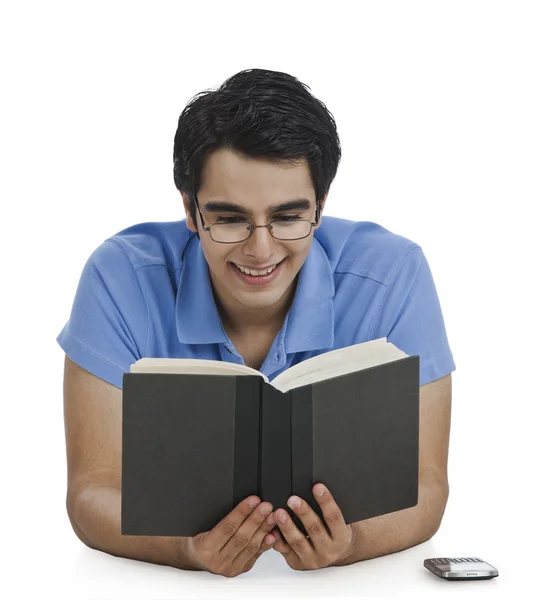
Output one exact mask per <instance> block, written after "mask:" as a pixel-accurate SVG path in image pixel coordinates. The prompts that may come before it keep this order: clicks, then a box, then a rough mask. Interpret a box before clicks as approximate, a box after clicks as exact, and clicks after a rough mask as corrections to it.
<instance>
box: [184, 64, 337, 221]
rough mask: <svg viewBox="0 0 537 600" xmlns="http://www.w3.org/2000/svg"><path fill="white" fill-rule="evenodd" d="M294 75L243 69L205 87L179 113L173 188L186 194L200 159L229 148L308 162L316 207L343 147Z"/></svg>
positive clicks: (197, 181)
mask: <svg viewBox="0 0 537 600" xmlns="http://www.w3.org/2000/svg"><path fill="white" fill-rule="evenodd" d="M309 89H310V88H309V87H308V86H307V85H305V84H303V83H302V82H300V81H299V80H298V79H297V78H296V77H293V76H292V75H288V74H287V73H282V72H279V71H267V70H265V69H247V70H245V71H240V72H239V73H237V74H235V75H233V76H232V77H230V78H229V79H227V80H226V81H225V82H224V83H223V84H222V85H221V86H220V87H219V88H218V89H216V90H214V91H213V90H204V91H202V92H200V93H198V94H196V95H195V96H194V97H193V98H191V100H190V101H189V102H188V104H187V105H186V107H185V108H184V110H183V112H182V113H181V115H180V116H179V123H178V126H177V132H176V134H175V139H174V145H173V178H174V182H175V186H176V188H177V189H178V190H179V191H181V192H184V193H186V194H187V195H188V197H189V211H190V214H191V215H192V218H193V219H194V223H197V219H196V205H195V203H194V198H193V194H196V195H197V193H198V190H199V189H200V187H201V173H202V168H203V163H204V160H205V159H206V158H207V156H208V155H209V153H211V152H213V151H215V150H218V149H220V148H227V149H229V150H232V151H234V152H237V153H239V154H242V155H243V156H245V157H249V158H259V159H264V160H273V161H275V162H287V161H289V162H293V161H296V160H300V159H305V160H306V161H307V164H308V167H309V170H310V175H311V179H312V182H313V186H314V189H315V199H316V202H317V204H318V206H320V202H321V200H322V199H323V198H324V196H325V195H326V193H327V192H328V190H329V188H330V185H331V183H332V181H333V179H334V177H335V176H336V172H337V168H338V165H339V161H340V160H341V147H340V143H339V137H338V133H337V129H336V123H335V120H334V117H333V116H332V114H331V113H330V111H329V110H328V109H327V108H326V106H325V105H324V104H323V103H322V102H321V101H320V100H318V99H317V98H315V96H313V95H312V94H311V93H310V92H309V91H308V90H309Z"/></svg>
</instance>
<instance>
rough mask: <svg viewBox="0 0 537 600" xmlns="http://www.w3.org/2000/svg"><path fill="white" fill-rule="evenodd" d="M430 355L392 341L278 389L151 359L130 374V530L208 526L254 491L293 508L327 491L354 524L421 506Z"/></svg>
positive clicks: (252, 378) (182, 532) (246, 372)
mask: <svg viewBox="0 0 537 600" xmlns="http://www.w3.org/2000/svg"><path fill="white" fill-rule="evenodd" d="M418 458H419V356H418V355H408V354H406V353H405V352H403V351H402V350H400V349H399V348H397V347H396V346H395V345H394V344H392V343H389V342H387V338H379V339H376V340H371V341H367V342H363V343H360V344H355V345H352V346H348V347H345V348H339V349H337V350H332V351H329V352H326V353H324V354H320V355H318V356H315V357H312V358H309V359H307V360H305V361H303V362H301V363H298V364H296V365H294V366H292V367H290V368H288V369H287V370H285V371H284V372H282V373H280V375H278V376H277V377H275V378H274V379H273V380H272V381H269V380H268V378H267V376H266V375H264V374H263V373H261V372H260V371H257V370H255V369H252V368H250V367H247V366H245V365H238V364H235V363H229V362H225V361H213V360H203V359H185V358H141V359H140V360H138V361H136V362H135V363H134V364H132V365H130V370H129V371H128V372H125V373H124V374H123V392H122V495H121V533H122V535H147V536H189V537H193V536H195V535H197V534H198V533H201V532H204V531H209V530H211V529H212V528H213V527H214V526H215V525H217V524H218V523H219V522H220V521H221V520H222V519H223V518H224V517H225V516H226V515H227V514H229V512H231V510H232V509H233V508H234V507H235V506H237V504H238V503H239V502H241V501H242V500H244V499H245V498H246V497H248V496H250V495H257V496H259V498H260V499H261V500H262V501H267V502H270V503H272V506H273V511H275V510H277V509H278V508H285V509H286V510H287V512H288V513H289V514H290V516H291V518H292V519H293V522H294V523H295V524H296V525H297V527H298V528H299V530H300V531H302V533H304V535H307V532H306V529H305V527H304V525H303V523H302V521H301V520H300V519H299V517H298V516H297V515H295V514H294V512H293V511H292V509H290V508H288V506H287V499H288V498H289V496H291V495H293V494H295V495H297V496H299V497H300V498H302V499H304V500H305V501H306V502H307V503H308V504H309V505H310V506H311V508H312V509H313V510H314V511H315V512H316V513H317V514H318V515H319V517H320V518H321V521H322V522H323V524H325V525H326V522H325V521H324V517H323V513H322V510H321V507H320V506H319V504H318V503H317V501H316V500H315V498H314V496H313V491H312V487H313V486H314V485H315V484H316V483H323V484H325V485H326V486H327V487H328V489H329V490H330V492H331V493H332V495H333V496H334V499H335V501H336V503H337V504H338V506H339V507H340V509H341V511H342V514H343V517H344V519H345V522H346V523H354V522H356V521H361V520H364V519H369V518H372V517H376V516H380V515H383V514H388V513H391V512H395V511H399V510H403V509H406V508H410V507H412V506H416V504H417V502H418V468H419V464H418Z"/></svg>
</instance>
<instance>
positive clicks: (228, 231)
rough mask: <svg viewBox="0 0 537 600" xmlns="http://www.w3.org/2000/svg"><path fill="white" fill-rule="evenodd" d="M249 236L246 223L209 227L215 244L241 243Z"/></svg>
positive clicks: (219, 224) (221, 224) (220, 224)
mask: <svg viewBox="0 0 537 600" xmlns="http://www.w3.org/2000/svg"><path fill="white" fill-rule="evenodd" d="M249 235H250V231H249V230H248V223H217V224H215V225H213V226H212V227H211V237H212V238H213V240H214V241H215V242H224V243H228V244H229V243H230V242H242V241H243V240H245V239H246V238H247V237H248V236H249Z"/></svg>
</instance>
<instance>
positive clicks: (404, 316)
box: [373, 246, 456, 386]
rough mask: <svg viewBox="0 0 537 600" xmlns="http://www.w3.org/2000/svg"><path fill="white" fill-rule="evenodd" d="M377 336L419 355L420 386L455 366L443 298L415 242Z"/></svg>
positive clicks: (393, 284) (392, 287) (382, 311)
mask: <svg viewBox="0 0 537 600" xmlns="http://www.w3.org/2000/svg"><path fill="white" fill-rule="evenodd" d="M373 333H374V336H373V337H374V338H379V337H386V338H387V341H388V342H391V343H392V344H395V345H396V346H397V347H398V348H400V349H401V350H403V351H404V352H406V353H407V354H408V355H416V354H417V355H419V357H420V386H421V385H424V384H426V383H429V382H430V381H435V380H436V379H440V377H444V376H445V375H447V374H449V373H451V372H452V371H454V370H455V368H456V366H455V362H454V360H453V355H452V352H451V349H450V347H449V343H448V338H447V334H446V328H445V324H444V318H443V315H442V310H441V307H440V300H439V298H438V294H437V291H436V286H435V284H434V280H433V276H432V273H431V269H430V267H429V264H428V262H427V259H426V258H425V255H424V253H423V250H422V249H421V247H419V246H415V247H414V248H413V249H412V250H411V251H410V252H409V253H408V254H407V255H406V257H405V258H404V260H403V261H402V264H401V266H400V268H398V272H397V273H396V274H395V275H394V277H393V278H392V280H391V281H390V283H389V285H388V288H387V290H386V297H385V300H384V302H383V304H382V306H381V308H380V312H379V318H378V325H377V328H376V331H374V332H373Z"/></svg>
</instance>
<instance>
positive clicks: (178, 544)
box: [57, 69, 455, 576]
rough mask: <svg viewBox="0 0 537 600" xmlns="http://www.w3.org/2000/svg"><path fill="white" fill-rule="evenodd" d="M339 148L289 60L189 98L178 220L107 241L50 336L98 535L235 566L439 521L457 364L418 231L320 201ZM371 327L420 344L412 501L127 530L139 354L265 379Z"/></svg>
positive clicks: (73, 456) (79, 483)
mask: <svg viewBox="0 0 537 600" xmlns="http://www.w3.org/2000/svg"><path fill="white" fill-rule="evenodd" d="M340 156H341V152H340V146H339V138H338V135H337V131H336V125H335V122H334V120H333V117H332V115H331V114H330V113H329V112H328V110H327V109H326V107H325V106H324V104H322V103H321V102H320V101H319V100H317V99H316V98H315V97H313V96H312V95H311V94H310V93H309V92H308V90H307V89H306V86H304V85H303V84H302V83H300V82H299V81H298V80H297V79H295V78H294V77H291V76H289V75H287V74H285V73H280V72H273V71H265V70H260V69H252V70H247V71H243V72H240V73H238V74H236V75H235V76H233V77H231V78H230V79H228V80H227V81H226V82H225V83H224V84H223V85H222V86H221V87H220V88H219V89H218V90H216V91H209V92H204V93H201V94H199V95H198V96H197V97H195V98H194V99H192V100H191V101H190V103H189V104H188V105H187V107H186V108H185V109H184V110H183V112H182V114H181V116H180V118H179V124H178V128H177V133H176V136H175V145H174V179H175V184H176V187H177V188H178V190H179V191H180V193H181V196H182V199H183V204H184V209H185V212H186V219H184V220H181V221H177V222H169V223H153V222H150V223H141V224H137V225H134V226H132V227H129V228H127V229H124V230H122V231H120V232H118V233H117V234H116V235H114V236H112V237H110V238H109V239H107V240H105V241H104V242H103V243H102V244H101V245H100V246H99V247H98V248H97V249H96V250H95V251H94V252H93V253H92V255H91V256H90V258H89V259H88V261H87V263H86V265H85V267H84V269H83V272H82V276H81V278H80V282H79V286H78V289H77V292H76V295H75V299H74V304H73V309H72V312H71V316H70V319H69V321H68V322H67V324H66V325H65V327H64V328H63V329H62V331H61V333H60V334H59V336H58V338H57V341H58V343H59V344H60V346H61V347H62V348H63V350H64V351H65V353H66V357H65V376H64V377H65V379H64V403H65V420H66V440H67V459H68V480H69V485H68V493H67V510H68V514H69V518H70V520H71V523H72V526H73V529H74V530H75V532H76V534H77V535H78V536H79V538H80V539H81V540H82V541H83V542H84V543H85V544H87V545H88V546H90V547H92V548H96V549H99V550H102V551H105V552H108V553H110V554H113V555H117V556H124V557H129V558H135V559H138V560H144V561H148V562H154V563H160V564H168V565H173V566H176V567H179V568H183V569H195V570H207V571H210V572H212V573H219V574H222V575H225V576H235V575H238V574H240V573H244V572H246V571H248V570H250V569H251V568H252V567H253V565H254V564H255V562H256V560H257V559H258V558H259V556H260V555H261V554H262V553H263V552H265V551H266V550H268V549H269V548H270V547H271V544H273V546H272V547H273V548H274V550H276V551H278V552H280V553H281V554H282V556H283V557H284V558H285V560H286V562H287V564H288V565H289V566H290V567H291V568H293V569H299V570H309V569H318V568H323V567H326V566H331V565H335V566H341V565H346V564H351V563H353V562H356V561H358V560H363V559H366V558H372V557H375V556H380V555H383V554H387V553H390V552H396V551H399V550H402V549H404V548H408V547H410V546H413V545H416V544H419V543H421V542H423V541H425V540H427V539H429V538H430V537H431V536H432V535H434V533H435V532H436V531H437V529H438V527H439V526H440V523H441V520H442V516H443V513H444V509H445V505H446V502H447V497H448V480H447V457H448V443H449V429H450V406H451V375H450V373H451V372H452V371H453V370H454V369H455V363H454V361H453V357H452V353H451V351H450V348H449V344H448V340H447V336H446V331H445V327H444V322H443V318H442V313H441V308H440V304H439V300H438V297H437V294H436V289H435V285H434V282H433V278H432V274H431V271H430V269H429V266H428V263H427V260H426V258H425V256H424V254H423V251H422V249H421V248H420V246H419V245H417V244H416V243H414V242H412V241H410V240H408V239H406V238H404V237H402V236H400V235H397V234H394V233H392V232H390V231H388V230H386V229H385V228H383V227H382V226H380V225H377V224H375V223H371V222H353V221H350V220H345V219H338V218H334V217H324V218H323V217H322V212H323V209H324V207H325V204H326V201H327V197H328V191H329V188H330V185H331V183H332V181H333V179H334V177H335V175H336V171H337V167H338V164H339V160H340ZM379 337H387V338H388V341H390V342H393V343H394V344H396V345H397V346H398V347H399V348H401V349H402V350H404V351H405V352H406V353H407V354H418V355H420V471H419V502H418V505H417V506H416V507H413V508H410V509H407V510H403V511H398V512H396V513H392V514H389V515H383V516H382V517H378V518H374V519H369V520H365V521H362V522H359V523H352V524H346V523H345V522H344V520H343V518H342V515H341V512H340V510H339V507H338V506H337V499H335V498H333V497H332V495H331V494H330V490H325V493H324V495H323V496H320V495H316V498H317V499H318V502H319V505H320V506H321V509H322V511H323V514H324V516H325V521H326V523H327V525H328V528H326V527H325V526H324V525H323V524H322V523H321V521H320V519H319V518H318V517H317V515H316V514H315V513H314V512H313V511H312V510H311V508H310V507H309V506H307V504H306V503H305V502H304V501H302V503H301V505H300V507H294V508H293V507H292V506H291V503H289V509H290V510H294V511H295V512H296V514H297V515H298V516H299V518H301V519H302V521H303V523H304V525H305V527H306V530H307V531H308V533H309V535H308V536H307V537H305V536H304V535H303V534H302V533H301V532H300V531H299V530H298V529H297V528H296V527H295V525H294V524H293V522H292V520H291V519H289V518H287V519H285V520H284V521H281V520H280V517H281V516H282V517H284V518H285V515H286V512H287V511H286V510H284V509H278V510H276V511H275V512H274V514H273V513H272V512H271V511H272V508H273V507H272V506H271V505H270V504H269V503H266V502H262V499H259V498H257V497H252V498H247V499H245V500H244V501H243V502H241V503H240V504H239V505H238V506H237V507H235V508H234V510H233V511H232V512H231V513H230V514H229V515H228V516H227V517H226V519H224V520H223V521H222V522H221V523H219V524H218V525H217V526H216V527H215V528H214V529H213V530H211V531H210V532H204V533H202V534H200V535H199V536H196V537H194V538H173V537H144V536H139V537H137V536H121V535H120V505H121V385H122V374H123V373H124V372H126V371H128V370H129V368H130V365H131V364H132V363H134V362H135V361H136V360H138V359H139V358H142V357H144V356H148V357H191V358H204V359H212V360H225V361H230V362H236V363H240V364H246V365H248V366H251V367H254V368H256V369H258V370H260V371H261V372H263V373H264V374H265V375H267V376H268V377H269V379H271V380H272V379H273V378H274V377H276V376H277V375H278V374H279V373H281V372H282V371H284V370H285V369H287V368H289V367H290V366H292V365H294V364H296V363H298V362H301V361H303V360H305V359H307V358H310V357H311V356H315V355H317V354H321V353H323V352H327V351H329V350H333V349H336V348H341V347H344V346H348V345H351V344H356V343H360V342H364V341H367V340H371V339H376V338H379ZM318 487H320V488H322V487H323V486H315V488H314V492H315V493H316V494H317V488H318ZM249 500H254V505H258V506H259V507H258V508H255V506H254V507H253V508H252V507H251V506H249V505H248V501H249ZM263 508H266V509H267V510H266V512H262V509H263ZM276 524H277V526H278V528H279V530H280V531H281V532H282V533H283V534H284V537H285V540H284V539H283V538H282V536H281V535H280V534H279V533H278V531H277V530H276V529H275V527H276Z"/></svg>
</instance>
